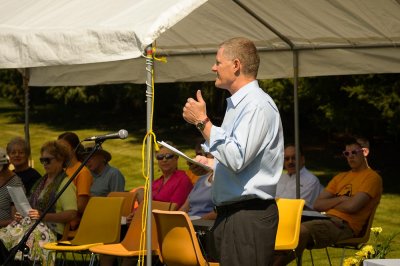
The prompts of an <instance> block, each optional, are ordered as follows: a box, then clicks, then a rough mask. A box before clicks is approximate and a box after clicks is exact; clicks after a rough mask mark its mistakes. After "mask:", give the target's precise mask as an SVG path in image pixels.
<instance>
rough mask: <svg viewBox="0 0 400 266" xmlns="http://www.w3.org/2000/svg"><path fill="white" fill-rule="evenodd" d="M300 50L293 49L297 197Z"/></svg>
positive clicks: (298, 180)
mask: <svg viewBox="0 0 400 266" xmlns="http://www.w3.org/2000/svg"><path fill="white" fill-rule="evenodd" d="M298 81H299V52H298V51H297V50H294V51H293V94H294V97H293V98H294V144H295V148H296V199H299V198H300V134H299V99H298Z"/></svg>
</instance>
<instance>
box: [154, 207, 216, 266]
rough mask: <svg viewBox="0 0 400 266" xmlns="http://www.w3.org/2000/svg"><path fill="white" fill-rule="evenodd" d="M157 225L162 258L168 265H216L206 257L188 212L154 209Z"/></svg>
mask: <svg viewBox="0 0 400 266" xmlns="http://www.w3.org/2000/svg"><path fill="white" fill-rule="evenodd" d="M153 215H154V219H155V222H156V225H157V236H158V243H159V244H160V254H161V257H160V259H161V260H162V262H163V263H165V264H166V265H168V266H206V265H209V266H216V265H219V263H217V262H207V261H206V259H205V258H204V256H203V254H202V252H201V249H200V245H199V242H198V239H197V236H196V233H195V231H194V228H193V225H192V222H191V220H190V218H189V216H188V215H187V213H186V212H182V211H161V210H153Z"/></svg>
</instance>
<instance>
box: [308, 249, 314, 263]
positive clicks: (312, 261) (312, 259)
mask: <svg viewBox="0 0 400 266" xmlns="http://www.w3.org/2000/svg"><path fill="white" fill-rule="evenodd" d="M309 251H310V258H311V265H312V266H314V258H313V256H312V250H311V249H309Z"/></svg>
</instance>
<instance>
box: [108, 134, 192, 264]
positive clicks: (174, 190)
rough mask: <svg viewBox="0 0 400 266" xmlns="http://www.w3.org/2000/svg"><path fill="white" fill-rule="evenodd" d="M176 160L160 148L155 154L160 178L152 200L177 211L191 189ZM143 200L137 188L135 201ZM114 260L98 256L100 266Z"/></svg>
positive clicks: (127, 218)
mask: <svg viewBox="0 0 400 266" xmlns="http://www.w3.org/2000/svg"><path fill="white" fill-rule="evenodd" d="M166 143H168V144H169V145H171V146H174V145H173V144H172V142H170V141H166ZM178 158H179V157H178V156H177V155H175V154H173V153H172V152H171V151H170V150H168V149H167V148H165V147H162V146H160V150H159V151H158V152H157V153H156V159H157V161H158V166H159V168H160V170H161V172H162V176H161V177H160V178H159V179H157V180H155V181H154V182H153V185H152V196H153V200H157V201H163V202H173V203H176V204H177V209H179V208H180V207H181V206H182V204H183V203H184V202H185V201H186V198H187V197H188V195H189V193H190V191H191V190H192V188H193V185H192V182H191V181H190V179H189V177H188V176H187V175H186V173H185V171H182V170H178ZM143 198H144V190H143V188H137V189H136V199H137V201H138V202H139V203H141V202H142V201H143ZM133 215H134V212H132V213H131V214H130V215H129V216H128V217H126V220H127V223H130V222H131V221H132V218H133ZM115 258H116V257H115V256H108V255H100V265H102V266H112V265H113V263H114V260H115ZM134 260H135V259H133V258H124V259H123V260H122V263H121V264H120V265H122V266H127V265H133V264H136V263H135V261H134Z"/></svg>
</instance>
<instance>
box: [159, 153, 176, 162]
mask: <svg viewBox="0 0 400 266" xmlns="http://www.w3.org/2000/svg"><path fill="white" fill-rule="evenodd" d="M174 157H175V155H174V154H172V153H166V154H157V155H156V158H157V160H159V161H161V160H164V158H165V160H170V159H172V158H174Z"/></svg>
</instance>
